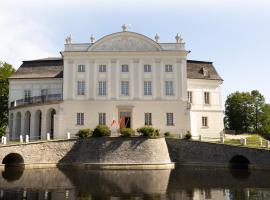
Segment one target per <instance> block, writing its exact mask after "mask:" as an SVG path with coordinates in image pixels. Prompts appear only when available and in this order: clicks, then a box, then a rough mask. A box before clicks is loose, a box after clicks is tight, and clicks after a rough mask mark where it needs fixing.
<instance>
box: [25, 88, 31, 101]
mask: <svg viewBox="0 0 270 200" xmlns="http://www.w3.org/2000/svg"><path fill="white" fill-rule="evenodd" d="M31 96H32V94H31V90H24V101H25V102H29V101H30V100H31Z"/></svg>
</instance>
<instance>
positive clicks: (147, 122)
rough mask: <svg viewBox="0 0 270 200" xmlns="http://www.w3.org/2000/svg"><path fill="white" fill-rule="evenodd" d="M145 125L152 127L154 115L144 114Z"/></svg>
mask: <svg viewBox="0 0 270 200" xmlns="http://www.w3.org/2000/svg"><path fill="white" fill-rule="evenodd" d="M144 125H145V126H152V125H153V124H152V113H144Z"/></svg>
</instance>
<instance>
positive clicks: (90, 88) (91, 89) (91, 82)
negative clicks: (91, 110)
mask: <svg viewBox="0 0 270 200" xmlns="http://www.w3.org/2000/svg"><path fill="white" fill-rule="evenodd" d="M88 64H89V67H88V72H87V73H88V78H89V86H88V93H89V95H88V98H89V99H93V98H94V87H95V82H94V68H95V66H94V64H95V62H94V60H90V61H89V62H88Z"/></svg>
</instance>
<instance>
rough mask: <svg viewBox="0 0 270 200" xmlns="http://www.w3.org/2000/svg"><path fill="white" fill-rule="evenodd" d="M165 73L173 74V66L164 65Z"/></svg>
mask: <svg viewBox="0 0 270 200" xmlns="http://www.w3.org/2000/svg"><path fill="white" fill-rule="evenodd" d="M165 72H173V66H172V65H165Z"/></svg>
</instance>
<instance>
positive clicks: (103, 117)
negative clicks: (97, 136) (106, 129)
mask: <svg viewBox="0 0 270 200" xmlns="http://www.w3.org/2000/svg"><path fill="white" fill-rule="evenodd" d="M98 124H99V125H106V113H105V112H100V113H98Z"/></svg>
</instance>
